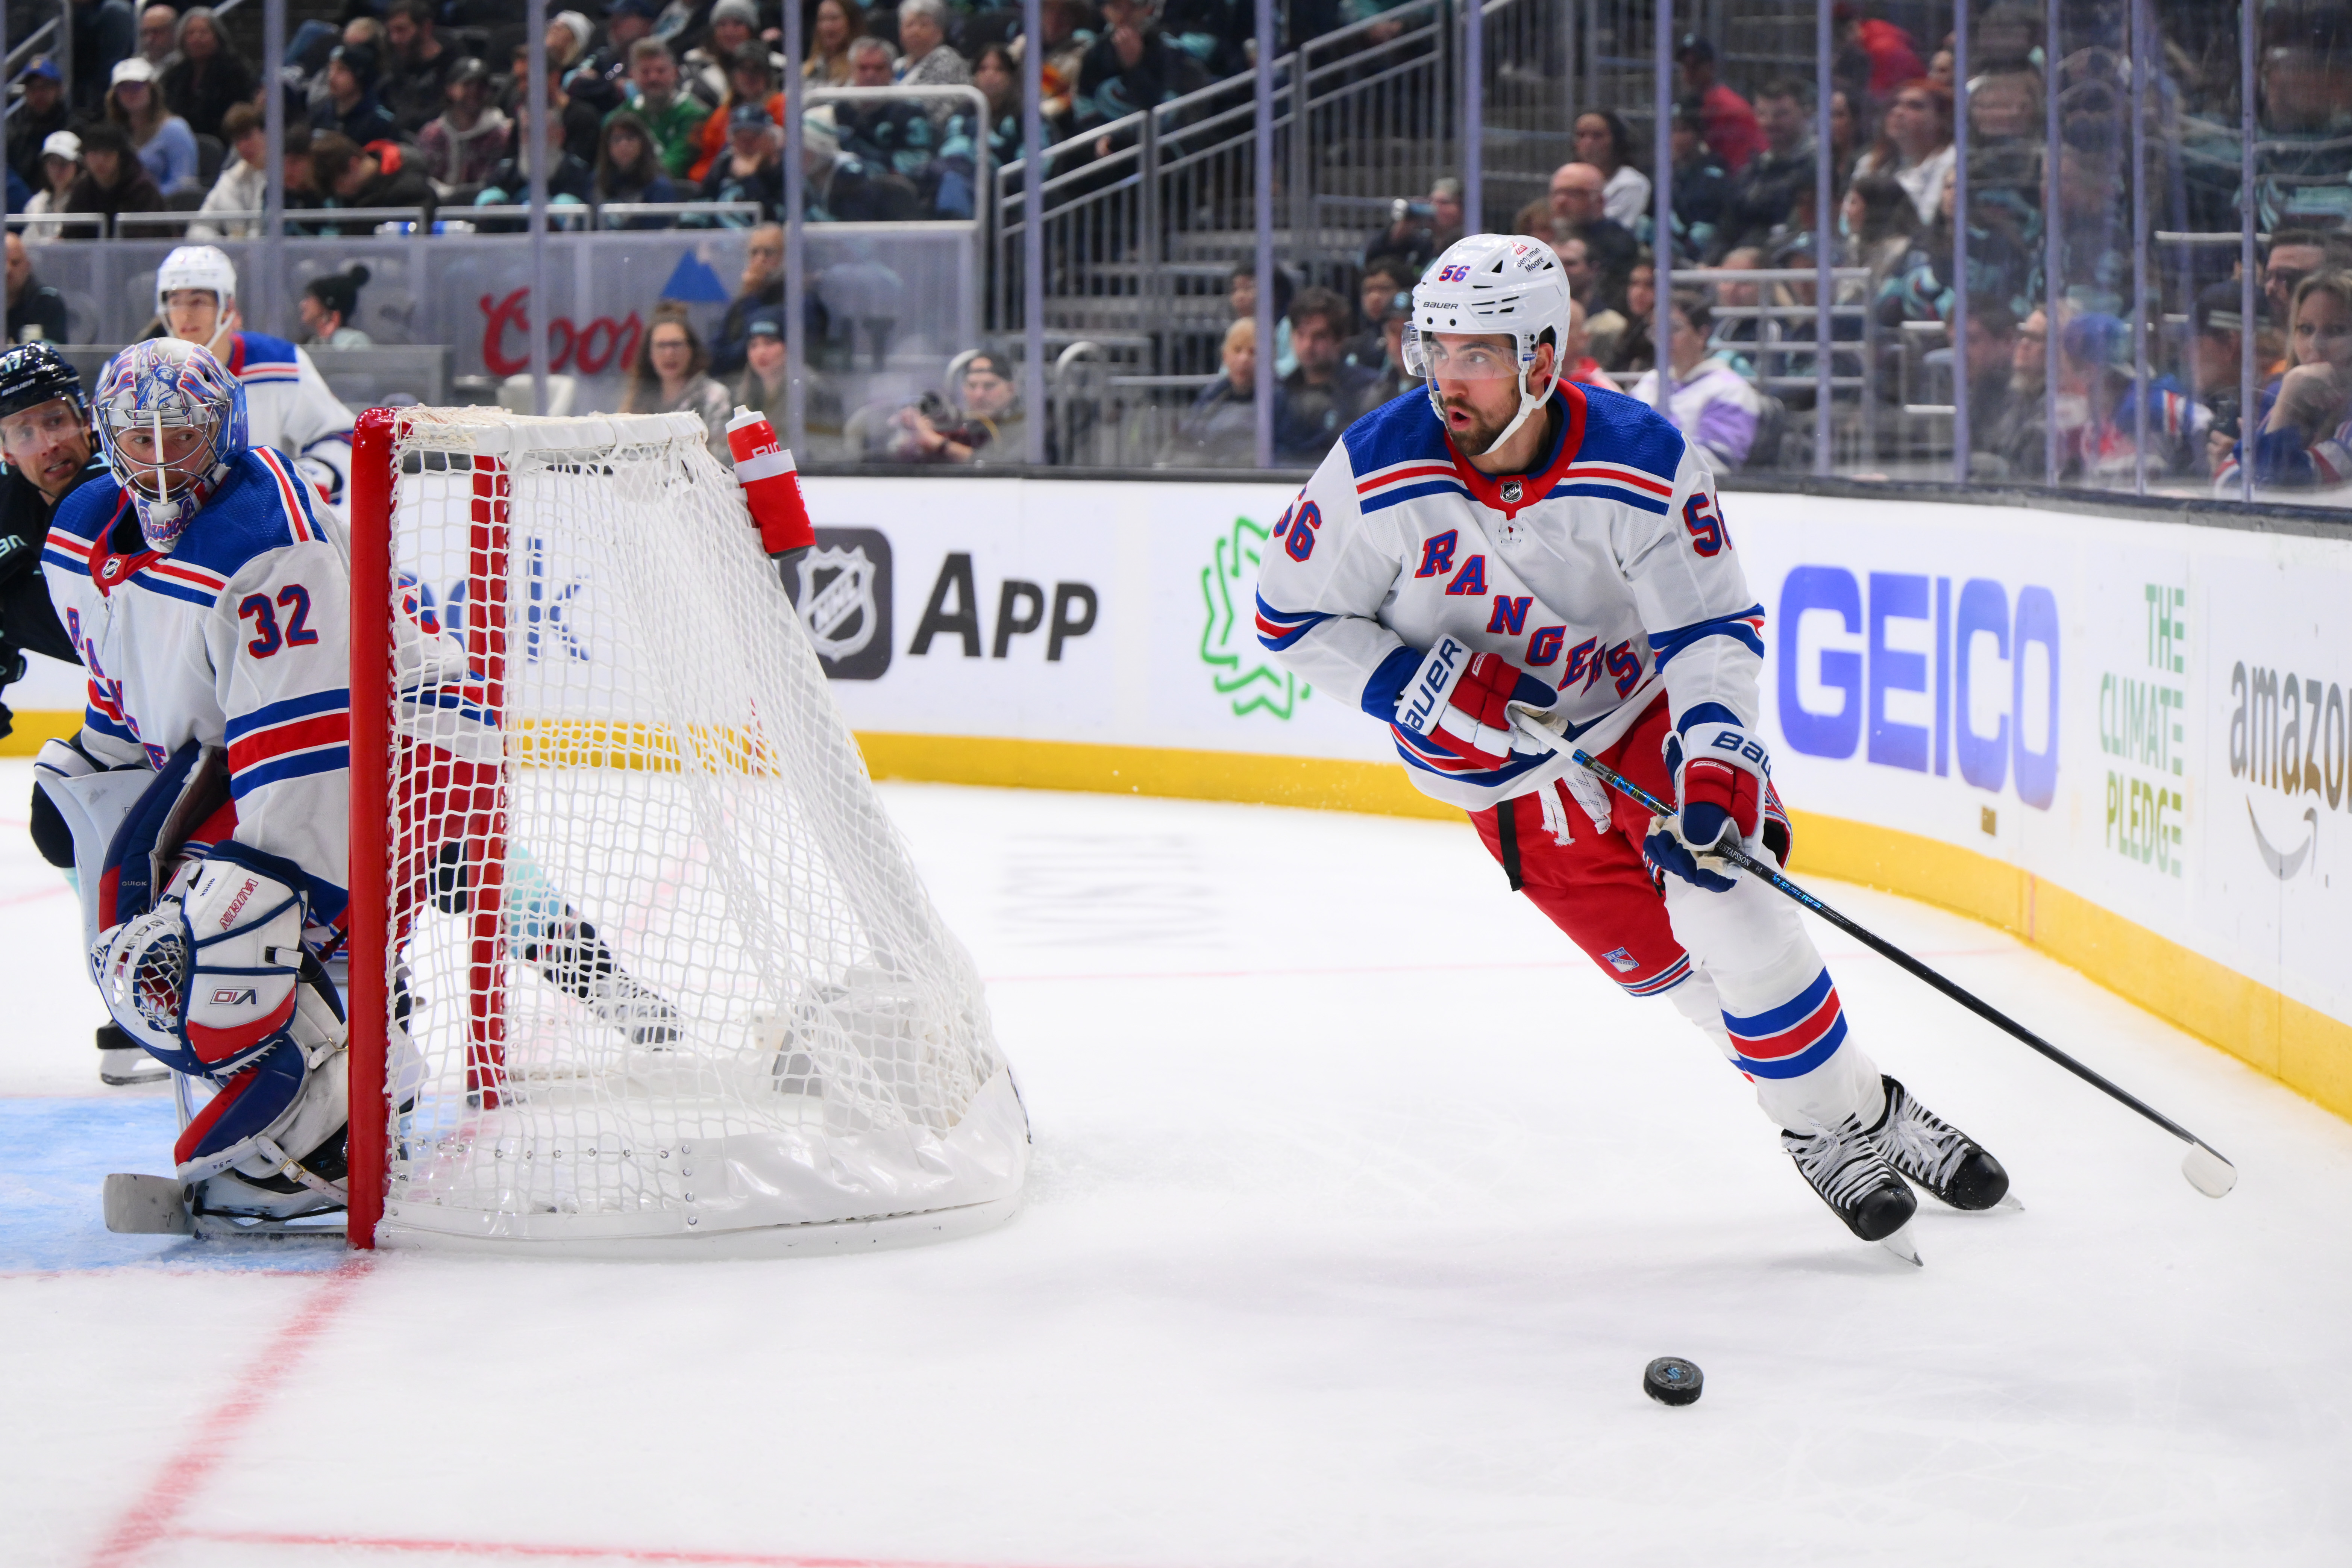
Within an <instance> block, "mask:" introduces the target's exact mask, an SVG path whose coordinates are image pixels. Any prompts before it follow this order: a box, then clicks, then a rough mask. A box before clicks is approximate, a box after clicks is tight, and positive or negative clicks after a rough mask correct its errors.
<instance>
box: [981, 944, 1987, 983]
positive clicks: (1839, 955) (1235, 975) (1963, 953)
mask: <svg viewBox="0 0 2352 1568" xmlns="http://www.w3.org/2000/svg"><path fill="white" fill-rule="evenodd" d="M2014 951H2016V950H2015V949H2012V948H2006V947H1952V948H1942V949H1930V948H1921V949H1919V950H1917V951H1916V952H1913V953H1912V955H1911V956H1912V957H1914V958H2001V957H2006V956H2007V955H2009V954H2010V953H2011V952H2014ZM1863 952H1864V950H1863V949H1861V948H1858V947H1857V948H1850V949H1847V950H1845V951H1843V952H1825V953H1823V954H1822V957H1823V958H1825V959H1831V958H1834V959H1848V958H1859V957H1861V956H1862V955H1863ZM1581 967H1582V965H1580V964H1579V963H1577V962H1576V961H1575V960H1574V959H1568V958H1530V959H1526V960H1522V961H1519V962H1516V963H1366V964H1351V965H1335V966H1333V967H1331V968H1328V969H1166V970H1152V969H1139V970H1121V971H1118V972H1106V973H1101V974H1089V973H1083V972H1081V973H1064V974H984V975H982V976H981V979H982V982H983V983H984V984H990V985H1026V984H1059V983H1061V982H1064V981H1070V980H1300V979H1311V978H1315V977H1318V976H1323V975H1346V974H1459V973H1467V972H1469V971H1473V970H1497V969H1577V968H1581Z"/></svg>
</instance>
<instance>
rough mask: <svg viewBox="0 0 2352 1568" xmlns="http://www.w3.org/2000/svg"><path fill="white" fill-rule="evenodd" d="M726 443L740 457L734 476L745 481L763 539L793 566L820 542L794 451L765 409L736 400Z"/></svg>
mask: <svg viewBox="0 0 2352 1568" xmlns="http://www.w3.org/2000/svg"><path fill="white" fill-rule="evenodd" d="M727 449H728V451H729V452H730V453H731V454H732V455H733V456H734V458H735V478H736V479H737V481H738V482H739V483H740V484H741V485H742V487H743V500H744V504H745V505H747V506H749V507H750V508H751V521H753V522H756V523H758V524H759V525H760V545H761V548H762V549H764V550H765V551H767V552H768V555H769V558H770V559H772V560H773V561H775V562H776V563H778V564H779V565H781V566H785V567H789V566H791V565H792V564H793V563H794V562H796V561H798V560H799V559H800V558H801V556H802V554H803V552H806V551H807V550H809V549H810V548H811V547H812V546H814V544H815V543H816V529H815V527H814V525H813V524H811V523H810V521H809V514H808V503H807V502H806V501H803V500H802V499H801V476H800V471H799V470H798V469H797V468H794V467H793V455H792V453H791V452H790V451H788V450H786V449H785V447H784V444H783V442H782V440H781V439H780V438H779V437H777V435H776V427H775V426H773V425H772V424H770V423H769V421H768V416H766V415H764V414H758V413H754V412H753V411H752V410H751V409H749V408H746V407H744V406H742V405H740V404H739V405H736V409H735V417H734V418H732V419H730V420H729V421H728V422H727Z"/></svg>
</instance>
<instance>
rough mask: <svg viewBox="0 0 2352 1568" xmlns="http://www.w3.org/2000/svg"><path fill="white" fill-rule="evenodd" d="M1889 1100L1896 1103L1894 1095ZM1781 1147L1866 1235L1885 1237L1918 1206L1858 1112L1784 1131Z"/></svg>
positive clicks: (1850, 1227) (1848, 1221)
mask: <svg viewBox="0 0 2352 1568" xmlns="http://www.w3.org/2000/svg"><path fill="white" fill-rule="evenodd" d="M1888 1104H1889V1106H1890V1107H1891V1106H1892V1104H1893V1100H1891V1099H1890V1100H1889V1101H1888ZM1780 1147H1781V1148H1783V1149H1786V1150H1787V1151H1788V1152H1789V1158H1790V1159H1791V1160H1794V1161H1795V1162H1796V1163H1797V1172H1798V1173H1799V1174H1800V1175H1801V1176H1803V1177H1804V1178H1805V1180H1806V1181H1808V1182H1811V1184H1812V1186H1813V1191H1815V1192H1817V1193H1819V1194H1822V1202H1823V1203H1825V1204H1827V1205H1830V1209H1831V1212H1832V1213H1833V1214H1835V1215H1837V1216H1838V1218H1840V1219H1842V1220H1843V1221H1845V1227H1846V1228H1847V1229H1848V1230H1850V1231H1852V1232H1853V1234H1854V1235H1856V1236H1858V1237H1861V1238H1862V1239H1863V1240H1864V1241H1878V1242H1884V1241H1885V1240H1886V1238H1887V1237H1891V1236H1893V1235H1894V1234H1895V1232H1896V1231H1898V1230H1901V1229H1902V1228H1903V1227H1904V1226H1906V1224H1908V1223H1910V1219H1911V1216H1912V1215H1914V1214H1916V1212H1917V1211H1918V1208H1919V1200H1918V1199H1917V1198H1916V1197H1914V1196H1913V1195H1912V1194H1911V1189H1910V1188H1909V1187H1908V1186H1906V1185H1905V1184H1904V1181H1903V1178H1902V1177H1901V1176H1900V1175H1897V1174H1896V1173H1895V1167H1894V1166H1893V1165H1891V1164H1889V1163H1887V1159H1886V1155H1885V1152H1884V1151H1882V1150H1881V1149H1880V1148H1879V1146H1878V1145H1877V1143H1876V1142H1874V1141H1873V1138H1872V1134H1871V1133H1870V1132H1868V1131H1864V1130H1863V1126H1862V1123H1861V1121H1859V1120H1857V1119H1856V1118H1854V1117H1851V1116H1849V1117H1847V1118H1846V1119H1845V1120H1844V1121H1841V1122H1839V1123H1838V1124H1837V1125H1836V1126H1835V1127H1832V1128H1831V1129H1829V1130H1828V1131H1824V1132H1790V1131H1782V1132H1781V1134H1780ZM1904 1256H1906V1257H1910V1256H1911V1255H1910V1254H1909V1253H1907V1252H1906V1253H1905V1254H1904ZM1914 1261H1916V1258H1914Z"/></svg>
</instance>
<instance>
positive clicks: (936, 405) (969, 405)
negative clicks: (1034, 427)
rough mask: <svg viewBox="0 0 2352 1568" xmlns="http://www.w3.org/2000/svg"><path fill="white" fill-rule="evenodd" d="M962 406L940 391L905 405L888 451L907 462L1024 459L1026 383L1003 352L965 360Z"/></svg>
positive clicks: (896, 418)
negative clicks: (942, 396)
mask: <svg viewBox="0 0 2352 1568" xmlns="http://www.w3.org/2000/svg"><path fill="white" fill-rule="evenodd" d="M956 392H957V395H958V399H959V402H960V404H961V407H960V408H951V407H949V406H947V405H945V403H944V401H943V400H941V399H940V398H939V397H938V396H937V395H928V396H926V398H925V399H924V401H923V402H921V403H918V404H914V405H909V406H908V407H905V408H901V409H900V410H898V413H897V414H896V415H895V416H892V419H891V423H892V424H893V425H895V426H897V427H898V428H897V432H896V434H894V435H893V436H892V437H891V439H890V444H889V448H888V455H889V457H890V458H892V459H893V460H895V461H898V462H901V463H974V462H989V461H996V462H1006V463H1018V462H1021V461H1023V460H1024V457H1025V455H1026V453H1027V450H1028V443H1027V432H1028V421H1027V419H1026V418H1025V416H1024V415H1023V414H1022V412H1021V384H1020V383H1019V382H1018V381H1016V380H1014V379H1013V366H1012V363H1011V362H1009V361H1007V360H1006V359H1005V358H1004V356H1003V355H1002V354H994V353H976V354H974V355H972V356H971V358H970V359H968V360H966V361H964V363H963V375H962V378H961V382H960V383H959V384H958V385H957V387H956Z"/></svg>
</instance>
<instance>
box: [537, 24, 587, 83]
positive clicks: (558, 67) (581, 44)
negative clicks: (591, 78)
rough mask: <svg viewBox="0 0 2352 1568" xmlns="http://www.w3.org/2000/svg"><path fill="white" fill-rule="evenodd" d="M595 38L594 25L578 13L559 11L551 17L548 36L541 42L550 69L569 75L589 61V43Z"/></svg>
mask: <svg viewBox="0 0 2352 1568" xmlns="http://www.w3.org/2000/svg"><path fill="white" fill-rule="evenodd" d="M595 36H596V28H595V26H594V25H593V23H591V22H590V21H589V20H588V18H587V17H585V16H582V15H581V14H580V13H579V12H577V11H558V12H557V13H556V14H555V15H554V16H550V17H549V18H548V19H547V36H546V37H544V38H542V39H541V47H544V48H545V49H546V50H547V57H548V65H549V67H550V68H551V69H552V70H554V71H557V72H561V73H563V74H567V75H568V74H569V73H570V72H571V71H572V70H573V69H574V68H576V67H577V66H578V65H579V64H581V63H583V62H584V61H586V60H587V58H588V41H589V39H591V38H593V37H595ZM526 47H528V46H526Z"/></svg>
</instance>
